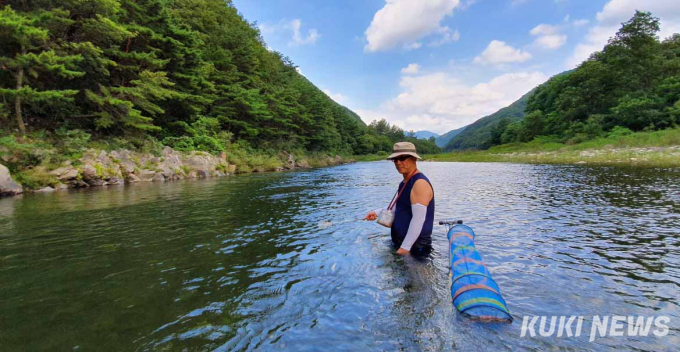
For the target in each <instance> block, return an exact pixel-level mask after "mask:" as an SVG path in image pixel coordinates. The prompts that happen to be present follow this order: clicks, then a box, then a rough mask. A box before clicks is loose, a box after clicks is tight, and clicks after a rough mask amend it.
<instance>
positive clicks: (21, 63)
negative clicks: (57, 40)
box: [0, 6, 84, 135]
mask: <svg viewBox="0 0 680 352" xmlns="http://www.w3.org/2000/svg"><path fill="white" fill-rule="evenodd" d="M38 20H39V19H38V18H35V17H29V16H28V15H24V14H19V13H17V12H15V11H14V10H12V8H10V7H9V6H5V7H4V8H3V9H2V10H1V11H0V33H2V34H0V44H1V45H0V47H1V48H2V49H0V68H1V69H2V70H3V71H8V72H9V73H10V74H11V76H12V77H13V78H14V87H12V88H7V87H0V94H2V95H3V96H8V97H9V98H10V99H13V100H14V116H15V120H16V125H17V127H18V128H19V130H20V132H21V134H22V135H24V134H26V125H25V123H24V119H23V116H22V115H23V114H22V108H23V105H24V104H31V103H44V104H49V103H51V102H54V101H58V100H70V99H72V98H71V97H72V96H73V95H75V94H76V93H78V91H77V90H70V89H52V90H36V89H35V88H33V87H31V85H30V83H31V81H38V78H40V77H41V75H43V74H46V73H48V74H53V75H55V76H57V77H61V78H67V79H71V78H75V77H79V76H82V75H83V74H84V73H83V72H81V71H76V70H75V69H74V66H75V65H76V64H77V63H78V62H79V61H80V60H81V59H82V57H81V56H79V55H63V54H60V53H58V52H57V51H55V48H50V44H51V43H50V42H49V40H48V39H49V33H48V30H46V29H44V28H40V27H38V26H37V25H36V22H37V21H38Z"/></svg>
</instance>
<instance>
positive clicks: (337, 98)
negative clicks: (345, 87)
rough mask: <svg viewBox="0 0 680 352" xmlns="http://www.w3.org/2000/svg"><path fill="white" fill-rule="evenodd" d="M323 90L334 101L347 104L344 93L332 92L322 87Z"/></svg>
mask: <svg viewBox="0 0 680 352" xmlns="http://www.w3.org/2000/svg"><path fill="white" fill-rule="evenodd" d="M323 92H324V93H326V95H328V97H330V98H331V99H333V100H335V102H336V103H339V104H347V97H346V96H345V95H342V94H340V93H333V92H331V90H330V89H323Z"/></svg>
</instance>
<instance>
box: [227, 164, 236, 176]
mask: <svg viewBox="0 0 680 352" xmlns="http://www.w3.org/2000/svg"><path fill="white" fill-rule="evenodd" d="M227 172H228V173H230V174H232V175H233V174H235V173H236V165H232V164H229V165H227Z"/></svg>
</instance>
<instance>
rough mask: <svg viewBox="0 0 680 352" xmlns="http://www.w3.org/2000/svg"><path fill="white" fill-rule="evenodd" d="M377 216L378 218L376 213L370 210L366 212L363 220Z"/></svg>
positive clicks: (373, 218)
mask: <svg viewBox="0 0 680 352" xmlns="http://www.w3.org/2000/svg"><path fill="white" fill-rule="evenodd" d="M377 218H378V214H376V213H375V210H371V211H369V212H368V214H366V217H365V218H364V220H371V221H373V220H375V219H377Z"/></svg>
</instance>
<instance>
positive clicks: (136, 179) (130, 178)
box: [127, 174, 142, 183]
mask: <svg viewBox="0 0 680 352" xmlns="http://www.w3.org/2000/svg"><path fill="white" fill-rule="evenodd" d="M141 181H142V180H141V179H140V178H139V177H137V175H135V174H128V175H127V182H130V183H134V182H141Z"/></svg>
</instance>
